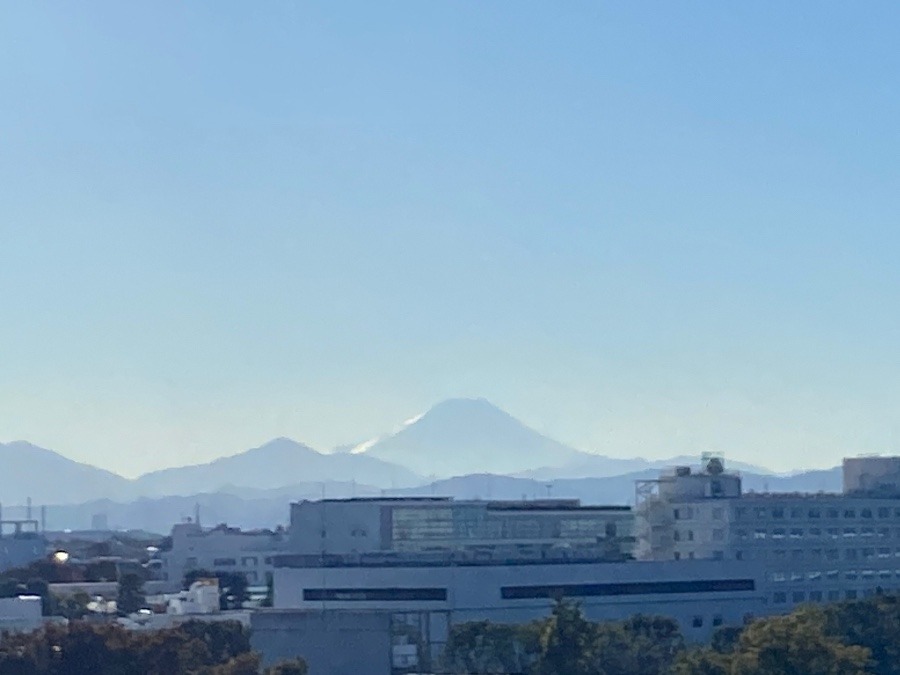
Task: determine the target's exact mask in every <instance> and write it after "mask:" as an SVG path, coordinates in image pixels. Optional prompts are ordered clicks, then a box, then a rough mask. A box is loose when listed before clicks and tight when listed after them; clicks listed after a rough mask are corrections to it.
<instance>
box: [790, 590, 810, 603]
mask: <svg viewBox="0 0 900 675" xmlns="http://www.w3.org/2000/svg"><path fill="white" fill-rule="evenodd" d="M804 600H806V593H804V592H803V591H794V592H793V593H792V594H791V601H792V602H803V601H804Z"/></svg>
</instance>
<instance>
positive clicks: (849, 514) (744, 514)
mask: <svg viewBox="0 0 900 675" xmlns="http://www.w3.org/2000/svg"><path fill="white" fill-rule="evenodd" d="M734 515H735V518H736V519H738V520H746V519H748V518H757V519H759V518H764V519H766V520H769V519H772V520H781V519H783V518H794V519H799V518H803V519H807V518H812V519H815V518H828V519H831V520H836V519H838V518H845V519H856V518H864V519H872V518H880V519H884V518H900V508H898V507H894V508H893V509H892V508H890V507H887V506H879V507H877V508H868V507H862V508H857V507H844V508H837V507H828V508H822V507H819V506H813V507H809V508H801V507H794V508H785V507H782V506H772V507H768V506H752V507H751V506H739V507H737V508H735V510H734Z"/></svg>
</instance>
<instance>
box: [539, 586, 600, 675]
mask: <svg viewBox="0 0 900 675" xmlns="http://www.w3.org/2000/svg"><path fill="white" fill-rule="evenodd" d="M538 645H539V652H538V654H537V660H536V663H535V665H534V668H533V670H534V673H535V675H596V672H597V670H596V663H597V654H596V648H597V631H596V627H595V624H593V623H591V622H590V621H588V620H587V619H586V618H585V617H584V613H583V612H582V611H581V607H580V605H578V604H575V603H571V602H566V601H564V600H560V601H559V602H557V603H556V605H555V606H554V607H553V611H552V613H551V615H550V618H549V619H547V620H546V621H545V622H543V625H542V626H541V629H540V632H539V638H538Z"/></svg>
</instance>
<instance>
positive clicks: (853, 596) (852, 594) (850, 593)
mask: <svg viewBox="0 0 900 675" xmlns="http://www.w3.org/2000/svg"><path fill="white" fill-rule="evenodd" d="M857 595H858V593H857V592H856V591H847V592H846V593H844V597H845V598H847V600H856V597H857Z"/></svg>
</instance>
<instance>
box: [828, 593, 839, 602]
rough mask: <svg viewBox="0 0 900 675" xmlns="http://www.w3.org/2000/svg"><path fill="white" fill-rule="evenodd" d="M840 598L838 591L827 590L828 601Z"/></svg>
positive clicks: (835, 600)
mask: <svg viewBox="0 0 900 675" xmlns="http://www.w3.org/2000/svg"><path fill="white" fill-rule="evenodd" d="M840 599H841V593H840V591H828V602H837V601H838V600H840Z"/></svg>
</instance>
